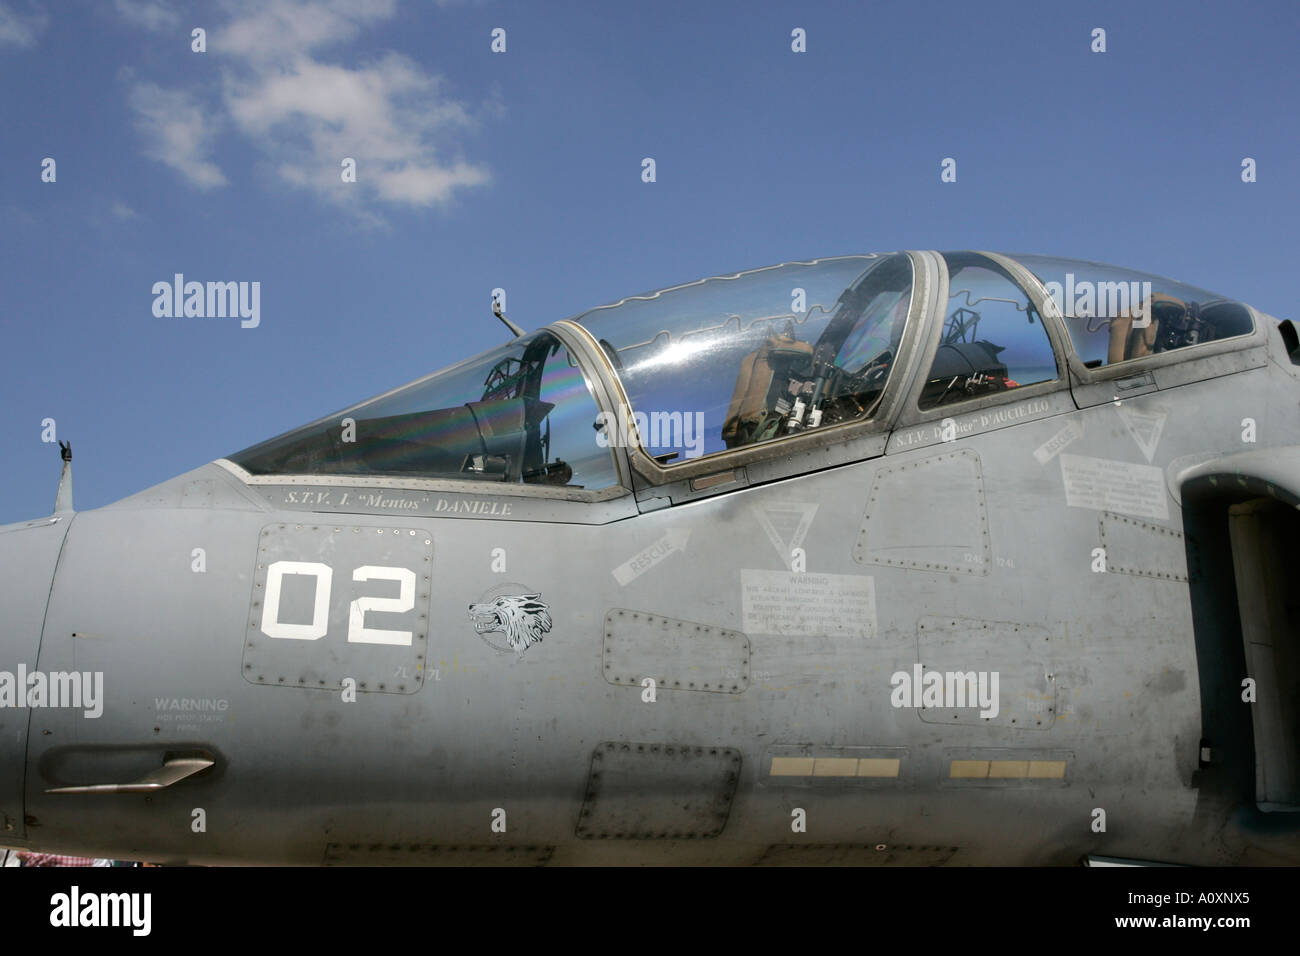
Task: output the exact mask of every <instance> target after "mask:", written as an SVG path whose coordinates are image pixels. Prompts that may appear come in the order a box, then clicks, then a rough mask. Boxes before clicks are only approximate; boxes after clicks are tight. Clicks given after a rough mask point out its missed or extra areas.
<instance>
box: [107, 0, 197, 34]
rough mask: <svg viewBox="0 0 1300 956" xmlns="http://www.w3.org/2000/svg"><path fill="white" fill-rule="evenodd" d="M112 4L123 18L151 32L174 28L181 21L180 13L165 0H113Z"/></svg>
mask: <svg viewBox="0 0 1300 956" xmlns="http://www.w3.org/2000/svg"><path fill="white" fill-rule="evenodd" d="M113 6H114V7H116V8H117V12H118V15H119V16H121V17H122V19H123V20H126V21H127V22H128V23H130V24H131V25H132V26H137V27H143V28H144V29H146V30H149V31H151V32H153V33H159V32H161V31H163V30H171V29H175V28H176V27H177V26H178V25H179V24H180V22H181V15H180V13H179V12H177V10H176V9H175V8H173V7H172V6H171V5H170V4H168V3H166V2H165V0H113Z"/></svg>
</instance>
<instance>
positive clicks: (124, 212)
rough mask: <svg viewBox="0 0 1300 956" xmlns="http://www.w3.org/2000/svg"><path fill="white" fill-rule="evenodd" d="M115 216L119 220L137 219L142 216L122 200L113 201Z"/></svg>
mask: <svg viewBox="0 0 1300 956" xmlns="http://www.w3.org/2000/svg"><path fill="white" fill-rule="evenodd" d="M112 212H113V215H114V216H116V217H117V218H118V219H135V218H136V217H137V216H139V215H140V214H139V213H138V212H136V211H135V210H134V209H132V208H131V207H130V206H128V205H127V204H126V203H124V202H122V200H120V199H115V200H113V210H112Z"/></svg>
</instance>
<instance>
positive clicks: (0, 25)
mask: <svg viewBox="0 0 1300 956" xmlns="http://www.w3.org/2000/svg"><path fill="white" fill-rule="evenodd" d="M49 22H50V18H49V16H48V15H47V14H46V13H45V11H43V10H39V9H34V8H32V7H28V8H27V9H26V11H24V12H20V11H18V10H16V9H14V7H13V6H11V5H10V4H7V3H0V46H16V47H22V48H26V47H30V46H35V45H36V41H37V39H38V38H39V37H40V35H41V33H43V32H44V30H45V27H46V26H47V25H48V24H49Z"/></svg>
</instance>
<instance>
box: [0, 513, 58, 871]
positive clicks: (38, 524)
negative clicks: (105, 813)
mask: <svg viewBox="0 0 1300 956" xmlns="http://www.w3.org/2000/svg"><path fill="white" fill-rule="evenodd" d="M71 523H72V516H71V515H60V516H57V517H53V518H40V519H37V520H36V521H24V522H22V523H20V524H11V525H2V526H0V845H4V843H5V841H6V839H17V840H21V839H23V838H24V828H23V776H24V774H23V760H24V754H25V752H26V749H27V719H28V717H29V715H30V711H29V710H28V709H27V707H26V686H25V685H26V677H25V675H26V674H29V673H31V672H33V671H35V670H36V663H37V661H36V655H37V652H38V651H39V650H40V646H41V627H42V625H43V624H44V621H45V606H46V603H47V602H48V601H49V598H50V586H51V584H52V583H53V581H54V570H55V567H56V566H57V565H58V562H59V550H60V549H61V548H62V546H63V538H64V536H65V535H66V534H67V533H68V526H69V525H71Z"/></svg>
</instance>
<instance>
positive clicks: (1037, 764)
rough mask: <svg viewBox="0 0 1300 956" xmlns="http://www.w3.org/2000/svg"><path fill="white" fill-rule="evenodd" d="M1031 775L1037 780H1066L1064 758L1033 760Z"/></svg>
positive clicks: (1030, 762)
mask: <svg viewBox="0 0 1300 956" xmlns="http://www.w3.org/2000/svg"><path fill="white" fill-rule="evenodd" d="M1029 776H1030V778H1032V779H1035V780H1064V779H1065V761H1064V760H1031V761H1029Z"/></svg>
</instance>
